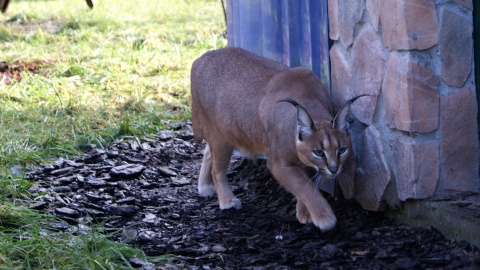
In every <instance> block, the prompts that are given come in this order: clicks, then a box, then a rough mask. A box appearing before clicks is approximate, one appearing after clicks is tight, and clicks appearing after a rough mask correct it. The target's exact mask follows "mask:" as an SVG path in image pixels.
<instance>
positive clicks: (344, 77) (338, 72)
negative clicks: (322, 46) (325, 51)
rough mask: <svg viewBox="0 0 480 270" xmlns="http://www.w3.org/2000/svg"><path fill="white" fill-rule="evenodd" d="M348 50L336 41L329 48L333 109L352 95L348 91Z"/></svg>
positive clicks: (339, 106) (349, 75)
mask: <svg viewBox="0 0 480 270" xmlns="http://www.w3.org/2000/svg"><path fill="white" fill-rule="evenodd" d="M348 56H349V54H348V52H346V51H345V49H344V48H343V47H342V45H341V44H339V43H337V44H335V45H333V47H332V48H331V49H330V72H331V78H332V102H333V106H334V108H335V109H337V110H339V109H340V108H341V106H343V104H344V103H345V102H346V101H347V100H348V98H350V97H351V96H352V94H351V92H350V81H351V74H350V59H349V57H348Z"/></svg>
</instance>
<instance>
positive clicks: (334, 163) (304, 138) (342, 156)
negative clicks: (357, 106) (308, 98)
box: [282, 97, 358, 178]
mask: <svg viewBox="0 0 480 270" xmlns="http://www.w3.org/2000/svg"><path fill="white" fill-rule="evenodd" d="M357 98H358V97H357ZM357 98H354V99H351V100H349V101H347V103H346V104H345V105H344V106H343V108H342V109H341V110H340V112H338V114H337V115H336V116H335V118H334V120H333V121H332V122H329V121H325V122H324V123H322V124H319V125H316V124H315V123H314V122H313V120H312V118H311V117H310V114H309V113H308V112H307V110H305V109H304V108H303V107H302V106H301V105H300V104H299V103H297V102H296V101H294V100H291V99H285V100H282V101H286V102H289V103H291V104H293V105H294V106H295V107H296V108H297V125H296V127H297V128H296V130H295V145H296V150H297V155H298V157H299V159H300V160H301V161H302V163H303V164H305V165H307V166H309V167H312V168H314V169H315V170H317V171H318V172H319V173H320V174H321V175H322V176H323V177H326V178H335V177H337V176H338V175H340V174H341V173H342V172H343V170H344V168H345V163H346V161H347V159H348V157H349V156H350V155H351V153H352V143H351V140H350V137H349V136H348V133H347V128H348V125H349V119H348V115H349V110H350V105H351V104H352V102H353V101H354V100H355V99H357Z"/></svg>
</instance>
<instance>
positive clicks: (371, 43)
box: [351, 25, 387, 125]
mask: <svg viewBox="0 0 480 270" xmlns="http://www.w3.org/2000/svg"><path fill="white" fill-rule="evenodd" d="M351 58H352V68H351V70H352V82H351V92H352V94H353V96H358V95H362V94H367V95H371V97H368V98H367V97H365V98H361V99H359V100H358V101H357V102H355V103H354V104H353V106H352V111H353V113H354V114H355V116H356V117H357V118H358V120H360V121H361V122H362V123H364V124H367V125H371V124H372V123H373V115H374V113H375V108H376V105H377V96H378V94H379V93H380V88H381V86H382V79H383V73H384V70H385V62H386V60H387V55H386V53H385V52H384V50H383V46H382V42H381V41H380V38H379V37H378V36H377V33H376V32H375V30H374V29H373V27H372V26H370V25H368V26H367V27H366V28H364V29H363V30H362V31H361V32H360V33H359V34H358V36H357V38H356V40H355V43H354V44H353V47H352V56H351ZM353 96H352V97H353Z"/></svg>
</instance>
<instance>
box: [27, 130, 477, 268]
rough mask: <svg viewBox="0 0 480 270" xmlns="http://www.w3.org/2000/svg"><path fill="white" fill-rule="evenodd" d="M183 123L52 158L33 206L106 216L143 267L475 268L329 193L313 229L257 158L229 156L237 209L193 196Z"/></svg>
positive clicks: (91, 218)
mask: <svg viewBox="0 0 480 270" xmlns="http://www.w3.org/2000/svg"><path fill="white" fill-rule="evenodd" d="M190 130H191V129H190V126H189V123H185V124H184V125H181V126H175V127H173V130H172V131H164V132H161V133H159V134H158V136H157V138H156V139H136V138H124V139H122V140H117V141H115V142H114V143H112V144H111V145H110V146H108V147H106V148H98V147H94V146H92V147H90V148H89V149H86V154H85V155H83V156H81V157H78V158H72V159H58V160H56V161H55V162H54V163H52V164H43V165H41V167H40V168H38V170H36V171H33V172H30V173H28V178H29V179H31V180H32V181H34V184H33V186H32V187H31V188H30V190H29V192H30V193H31V194H32V195H33V196H34V197H36V200H35V203H33V204H32V205H31V208H34V209H39V210H44V211H49V212H51V213H53V214H54V215H56V216H58V217H59V219H58V220H56V221H52V222H51V223H49V224H46V226H48V227H50V228H52V229H55V230H67V231H72V232H74V233H75V232H79V231H81V230H85V229H88V228H89V227H91V226H95V225H96V224H98V222H104V228H105V230H106V232H110V233H114V232H117V233H114V234H112V235H113V236H112V238H113V239H115V240H117V241H123V242H125V243H127V244H128V245H131V246H134V247H138V248H141V249H142V250H144V251H145V252H146V253H147V254H148V255H151V256H157V255H164V254H171V255H172V257H171V259H170V260H169V261H168V262H166V264H165V262H164V264H153V263H148V262H142V261H139V260H138V259H135V260H134V261H133V260H132V265H135V266H136V267H138V268H143V269H155V268H159V269H214V268H216V267H219V268H221V269H479V268H480V267H479V266H480V264H479V259H478V249H476V248H475V247H473V246H472V245H470V244H469V243H468V242H465V241H462V242H455V241H449V240H446V239H445V238H444V236H443V235H442V234H441V232H439V231H438V230H436V229H435V228H428V229H423V228H417V227H411V226H408V225H395V224H393V222H392V221H390V220H388V219H386V218H385V217H383V216H382V214H381V213H373V212H367V211H364V210H362V209H361V208H359V207H358V206H357V205H356V204H355V203H354V202H350V201H346V200H344V199H341V198H332V197H329V198H328V200H329V202H330V203H331V205H332V206H333V209H334V211H335V213H336V215H337V218H338V225H337V227H336V229H335V230H334V231H332V232H328V233H321V232H320V231H319V230H318V229H317V228H315V227H314V226H313V225H302V224H300V223H299V222H298V221H297V220H296V218H295V199H294V198H293V196H292V195H290V194H289V193H287V192H286V191H285V190H284V189H283V188H282V187H280V186H279V184H277V182H276V181H275V180H274V179H272V177H271V175H270V174H269V172H268V170H267V169H266V166H265V162H263V161H249V160H244V159H240V158H233V163H232V164H231V167H230V172H229V180H230V182H231V184H232V186H233V188H234V192H235V194H236V195H237V196H238V197H239V198H240V199H241V200H242V205H243V206H242V209H240V210H224V211H221V210H220V209H219V207H218V204H217V201H216V198H210V199H206V198H203V197H200V196H198V194H197V187H196V184H197V182H196V178H197V175H198V173H199V169H200V163H201V158H202V153H201V149H202V148H203V146H202V145H198V144H195V143H194V142H193V140H192V139H193V136H192V133H191V131H190Z"/></svg>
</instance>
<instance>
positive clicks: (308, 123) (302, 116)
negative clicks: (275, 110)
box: [278, 98, 318, 141]
mask: <svg viewBox="0 0 480 270" xmlns="http://www.w3.org/2000/svg"><path fill="white" fill-rule="evenodd" d="M278 102H288V103H290V104H292V105H293V106H295V107H296V108H297V132H298V139H299V140H300V141H302V140H303V136H308V135H310V134H312V133H313V132H314V131H316V130H317V129H318V128H317V126H316V125H315V124H314V123H313V120H312V117H310V114H309V113H308V112H307V110H305V108H303V107H302V105H300V104H299V103H298V102H296V101H295V100H293V99H289V98H287V99H282V100H279V101H278Z"/></svg>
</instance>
